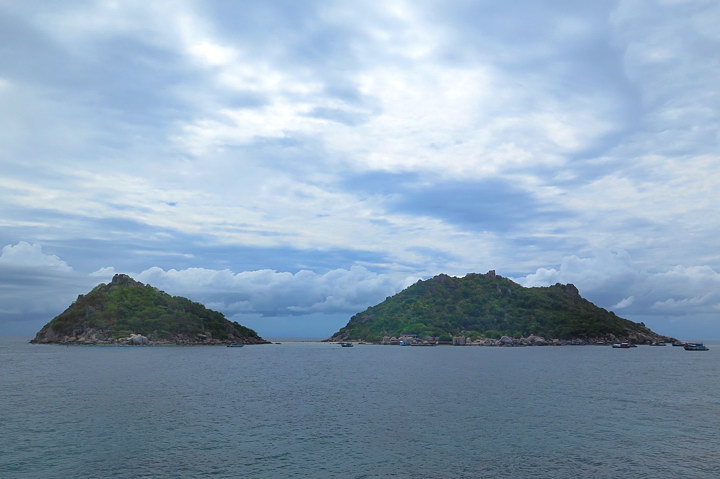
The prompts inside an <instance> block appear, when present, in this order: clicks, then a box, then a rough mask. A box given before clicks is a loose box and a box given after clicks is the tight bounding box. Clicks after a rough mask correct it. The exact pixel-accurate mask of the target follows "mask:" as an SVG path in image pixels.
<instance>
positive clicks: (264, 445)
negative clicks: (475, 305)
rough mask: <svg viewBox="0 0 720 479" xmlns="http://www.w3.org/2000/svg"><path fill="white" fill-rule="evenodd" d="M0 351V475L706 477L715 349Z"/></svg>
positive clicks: (719, 356) (19, 346) (718, 417)
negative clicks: (695, 350) (705, 350)
mask: <svg viewBox="0 0 720 479" xmlns="http://www.w3.org/2000/svg"><path fill="white" fill-rule="evenodd" d="M29 339H30V338H23V337H2V338H0V371H1V374H0V405H1V409H0V431H1V434H0V477H2V478H5V479H7V478H32V479H38V478H43V479H49V478H63V479H66V478H335V477H337V478H358V479H360V478H618V477H633V478H676V477H677V478H687V477H694V478H717V477H720V439H719V437H718V434H719V433H720V381H719V379H720V344H712V343H706V344H708V346H709V347H710V350H709V351H707V352H690V351H685V350H683V348H678V347H672V346H669V345H668V346H665V347H653V346H640V347H637V348H632V349H613V348H611V347H609V346H547V347H518V348H493V347H469V346H466V347H457V346H437V347H401V346H376V345H363V344H360V345H356V346H355V347H352V348H342V347H340V346H339V345H337V344H327V343H319V342H306V341H300V342H297V341H292V342H282V341H280V342H281V343H282V344H271V345H258V346H245V347H242V348H227V347H222V346H150V347H143V346H124V347H123V346H57V345H32V344H28V340H29Z"/></svg>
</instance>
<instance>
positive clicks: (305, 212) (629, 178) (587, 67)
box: [0, 0, 720, 340]
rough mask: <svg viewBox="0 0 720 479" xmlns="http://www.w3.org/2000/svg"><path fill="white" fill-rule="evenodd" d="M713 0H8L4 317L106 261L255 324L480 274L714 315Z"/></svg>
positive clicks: (341, 313) (87, 280) (693, 334)
mask: <svg viewBox="0 0 720 479" xmlns="http://www.w3.org/2000/svg"><path fill="white" fill-rule="evenodd" d="M718 24H720V3H719V2H717V1H716V0H646V1H634V0H619V1H602V2H599V1H596V0H585V1H578V0H514V1H508V2H498V1H495V0H492V1H491V0H421V1H403V0H383V1H357V0H356V1H333V0H322V1H319V0H318V1H314V0H309V1H297V0H276V1H273V0H257V1H254V0H245V1H242V2H236V1H230V0H226V1H220V0H202V1H200V0H198V1H193V0H172V1H164V0H157V1H152V2H148V1H136V0H123V1H100V0H98V1H94V0H65V1H63V2H56V1H50V0H46V1H43V0H36V1H33V2H18V1H14V0H0V169H1V170H0V171H1V172H2V173H1V174H0V248H1V250H0V334H20V335H28V336H32V335H34V334H35V333H36V332H37V331H38V330H39V329H40V328H41V327H42V326H43V325H44V324H46V323H47V322H48V321H49V320H50V319H52V318H53V317H54V316H56V315H58V314H60V313H61V312H62V311H63V310H64V309H65V308H67V307H68V306H69V305H70V304H71V302H72V301H73V300H74V299H75V298H76V297H77V295H79V294H84V293H86V292H88V291H89V290H90V289H92V288H93V287H94V286H95V285H97V284H99V283H107V282H109V281H110V280H111V279H112V276H113V275H114V274H116V273H124V274H128V275H130V276H132V277H133V278H135V279H136V280H138V281H141V282H144V283H146V284H150V285H152V286H155V287H157V288H159V289H161V290H163V291H166V292H167V293H169V294H172V295H179V296H186V297H188V298H190V299H193V300H195V301H199V302H201V303H203V304H205V305H206V306H207V307H209V308H211V309H215V310H218V311H220V312H222V313H223V314H225V316H226V317H228V318H229V319H231V320H233V321H238V322H239V323H240V324H243V325H245V326H248V327H251V328H253V329H255V330H256V331H257V332H258V334H260V335H261V336H263V337H266V338H274V337H318V338H325V337H329V336H331V335H332V333H334V332H335V331H337V330H338V329H339V328H340V327H342V326H344V325H345V324H346V323H347V321H348V320H349V318H350V317H351V316H352V315H353V314H355V313H358V312H361V311H364V310H365V309H366V308H367V307H369V306H372V305H375V304H377V303H379V302H381V301H383V300H384V299H385V298H386V297H388V296H392V295H393V294H396V293H398V292H399V291H401V290H402V289H404V288H406V287H408V286H409V285H411V284H413V283H414V282H416V281H417V280H418V279H427V278H430V277H433V276H435V275H437V274H440V273H444V274H449V275H453V276H459V277H461V276H464V275H466V274H468V273H473V272H474V273H484V272H486V271H489V270H496V271H497V274H499V275H501V276H504V277H507V278H510V279H512V280H513V281H515V282H517V283H520V284H522V285H524V286H548V285H552V284H555V283H558V282H560V283H563V284H565V283H573V284H574V285H576V286H577V287H578V289H579V290H580V294H581V295H582V296H583V297H584V298H586V299H588V300H590V301H592V302H593V303H595V304H596V305H598V306H600V307H603V308H605V309H608V310H611V311H614V312H615V313H616V314H617V315H619V316H621V317H624V318H627V319H630V320H632V321H636V322H644V323H645V324H646V325H647V326H648V327H650V328H651V329H653V330H654V331H656V332H658V333H661V334H665V335H669V336H673V337H678V338H681V339H686V340H707V339H720V253H719V252H718V246H719V245H720V242H719V240H718V238H720V215H719V214H718V213H717V206H718V204H719V203H720V201H719V200H720V148H719V146H720V82H718V79H719V78H720V29H718V28H717V25H718Z"/></svg>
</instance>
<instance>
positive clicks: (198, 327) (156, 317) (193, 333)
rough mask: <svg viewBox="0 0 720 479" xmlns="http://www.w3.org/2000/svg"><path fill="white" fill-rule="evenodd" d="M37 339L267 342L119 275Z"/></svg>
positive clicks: (83, 298) (79, 300)
mask: <svg viewBox="0 0 720 479" xmlns="http://www.w3.org/2000/svg"><path fill="white" fill-rule="evenodd" d="M30 342H31V343H38V344H226V343H242V344H263V343H267V342H268V341H265V340H264V339H263V338H261V337H260V336H258V335H257V333H256V332H255V331H253V330H252V329H249V328H246V327H244V326H241V325H240V324H238V323H237V322H231V321H229V320H227V319H226V318H225V316H223V314H222V313H219V312H217V311H212V310H210V309H207V308H205V307H204V306H203V305H201V304H200V303H196V302H194V301H191V300H189V299H187V298H183V297H179V296H170V295H169V294H167V293H165V292H163V291H160V290H158V289H157V288H154V287H152V286H149V285H145V284H143V283H140V282H138V281H135V280H134V279H132V278H130V277H129V276H127V275H123V274H116V275H115V276H114V277H113V279H112V282H111V283H109V284H104V283H103V284H99V285H98V286H96V287H95V288H93V290H92V291H90V292H89V293H87V294H85V295H82V294H81V295H80V296H78V298H77V300H76V301H75V302H73V304H72V305H70V306H69V307H68V308H67V309H66V310H65V311H63V312H62V313H61V314H59V315H58V316H56V317H55V318H53V319H52V320H51V321H50V322H49V323H47V324H46V325H45V326H44V327H43V328H42V329H41V330H40V331H39V332H38V333H37V334H36V335H35V338H34V339H33V340H32V341H30Z"/></svg>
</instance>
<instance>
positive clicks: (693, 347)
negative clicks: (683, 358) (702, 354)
mask: <svg viewBox="0 0 720 479" xmlns="http://www.w3.org/2000/svg"><path fill="white" fill-rule="evenodd" d="M683 347H684V348H685V351H709V350H710V348H708V347H707V346H705V345H704V344H703V343H685V346H683Z"/></svg>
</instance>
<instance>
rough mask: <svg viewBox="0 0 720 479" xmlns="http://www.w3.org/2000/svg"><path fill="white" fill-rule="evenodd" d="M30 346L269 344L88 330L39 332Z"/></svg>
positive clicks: (249, 339)
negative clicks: (68, 332) (62, 332)
mask: <svg viewBox="0 0 720 479" xmlns="http://www.w3.org/2000/svg"><path fill="white" fill-rule="evenodd" d="M30 343H31V344H60V345H67V346H70V345H79V346H95V345H110V346H224V345H228V344H246V345H251V344H270V341H265V340H264V339H262V338H253V337H233V336H231V337H229V338H228V339H215V338H213V337H212V335H210V334H198V335H195V336H194V337H189V336H186V335H182V334H176V335H173V336H170V337H157V336H154V335H148V336H145V335H142V334H137V333H131V334H130V335H128V336H125V337H119V338H115V337H113V336H112V334H111V332H110V331H106V330H98V329H90V330H86V331H82V332H78V333H77V334H71V335H64V334H60V333H58V332H56V331H54V330H53V329H47V330H45V331H41V332H39V333H38V334H37V335H36V336H35V338H33V339H31V340H30Z"/></svg>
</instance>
